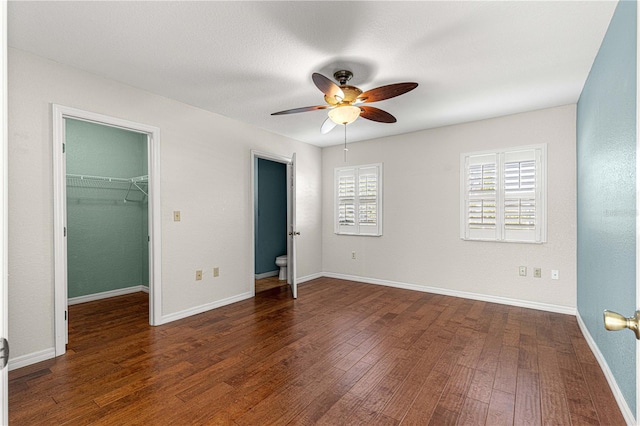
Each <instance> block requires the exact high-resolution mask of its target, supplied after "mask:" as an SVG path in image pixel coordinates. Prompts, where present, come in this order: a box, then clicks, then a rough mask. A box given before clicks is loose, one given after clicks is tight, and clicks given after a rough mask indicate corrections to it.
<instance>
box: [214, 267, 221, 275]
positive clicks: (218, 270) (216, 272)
mask: <svg viewBox="0 0 640 426" xmlns="http://www.w3.org/2000/svg"><path fill="white" fill-rule="evenodd" d="M213 276H214V277H219V276H220V268H218V267H217V266H216V267H215V268H213Z"/></svg>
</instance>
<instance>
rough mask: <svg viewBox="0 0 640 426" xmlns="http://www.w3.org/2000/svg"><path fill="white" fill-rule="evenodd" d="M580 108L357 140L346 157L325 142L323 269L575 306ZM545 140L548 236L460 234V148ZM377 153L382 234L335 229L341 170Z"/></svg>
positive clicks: (565, 309) (566, 309) (366, 161)
mask: <svg viewBox="0 0 640 426" xmlns="http://www.w3.org/2000/svg"><path fill="white" fill-rule="evenodd" d="M575 109H576V108H575V105H570V106H564V107H558V108H553V109H547V110H541V111H534V112H529V113H524V114H518V115H512V116H507V117H501V118H496V119H491V120H484V121H479V122H473V123H467V124H462V125H456V126H449V127H443V128H438V129H433V130H426V131H421V132H416V133H412V134H406V135H402V136H396V137H389V138H381V139H376V140H370V141H366V142H360V143H353V144H350V145H349V152H348V162H347V163H344V161H343V150H342V147H341V146H334V147H330V148H325V149H323V152H322V176H323V178H322V180H323V197H322V202H323V207H322V211H323V250H322V255H323V257H322V259H323V265H322V266H323V271H324V272H325V273H328V274H330V275H333V276H354V277H358V278H359V279H363V280H365V281H370V282H378V283H388V284H392V285H397V286H401V287H407V288H415V289H421V290H432V291H433V290H436V291H441V292H445V293H451V294H458V295H463V296H464V295H465V294H466V295H469V293H473V294H475V295H481V296H482V297H484V298H485V299H490V300H496V301H505V302H510V303H518V302H523V303H521V304H523V305H526V306H537V307H541V308H543V309H550V310H556V311H560V312H575V306H576V225H575V221H576V178H575V173H576V166H575V155H576V154H575V144H576V135H575V126H576V125H575V123H576V111H575ZM382 125H383V124H381V126H382ZM347 139H348V134H347ZM539 143H547V144H548V183H549V185H548V186H549V190H548V198H547V199H548V239H547V241H548V242H547V243H545V244H542V245H536V244H515V243H497V242H493V243H492V242H478V241H462V240H460V231H459V229H460V225H459V218H460V213H459V212H460V154H461V153H463V152H473V151H482V150H488V149H494V148H506V147H512V146H521V145H531V144H539ZM378 162H382V163H383V168H384V206H383V209H384V219H383V236H382V237H357V236H344V235H340V236H338V235H336V234H334V227H333V217H334V214H333V208H334V202H333V194H334V191H333V169H334V168H335V167H340V166H344V165H357V164H369V163H378ZM352 251H355V252H356V257H357V259H356V260H352V259H351V252H352ZM520 265H523V266H527V267H528V272H529V274H528V276H527V277H520V276H518V266H520ZM533 267H541V268H542V273H543V277H542V278H533ZM552 269H557V270H559V271H560V279H559V280H557V281H556V280H551V277H550V274H551V270H552ZM474 297H475V296H474ZM501 298H506V300H504V299H501Z"/></svg>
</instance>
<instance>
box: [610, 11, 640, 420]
mask: <svg viewBox="0 0 640 426" xmlns="http://www.w3.org/2000/svg"><path fill="white" fill-rule="evenodd" d="M638 22H640V8H639V7H638V5H637V2H636V49H637V50H636V309H639V308H640V215H638V214H637V212H639V211H640V173H638V171H639V170H640V156H639V155H638V153H640V67H639V66H638V60H640V31H638ZM607 380H608V379H607ZM623 413H624V412H623ZM625 418H626V416H625ZM635 418H636V419H640V340H638V339H636V412H635Z"/></svg>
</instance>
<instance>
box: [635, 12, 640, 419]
mask: <svg viewBox="0 0 640 426" xmlns="http://www.w3.org/2000/svg"><path fill="white" fill-rule="evenodd" d="M639 22H640V7H638V5H637V3H636V309H640V214H638V213H639V212H640V155H638V154H639V153H640V72H639V68H640V67H639V66H638V61H639V60H640V31H638V23H639ZM635 416H636V423H638V422H639V420H640V340H638V339H636V412H635Z"/></svg>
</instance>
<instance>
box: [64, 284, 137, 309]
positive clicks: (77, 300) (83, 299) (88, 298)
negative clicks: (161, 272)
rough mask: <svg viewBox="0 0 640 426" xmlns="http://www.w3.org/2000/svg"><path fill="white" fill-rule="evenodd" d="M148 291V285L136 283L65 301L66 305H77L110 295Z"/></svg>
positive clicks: (106, 297)
mask: <svg viewBox="0 0 640 426" xmlns="http://www.w3.org/2000/svg"><path fill="white" fill-rule="evenodd" d="M139 292H143V293H149V287H145V286H143V285H136V286H132V287H126V288H119V289H116V290H109V291H103V292H100V293H93V294H87V295H84V296H78V297H70V298H69V299H68V301H67V304H68V305H79V304H80V303H86V302H93V301H96V300H102V299H108V298H110V297H116V296H124V295H125V294H132V293H139Z"/></svg>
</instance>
